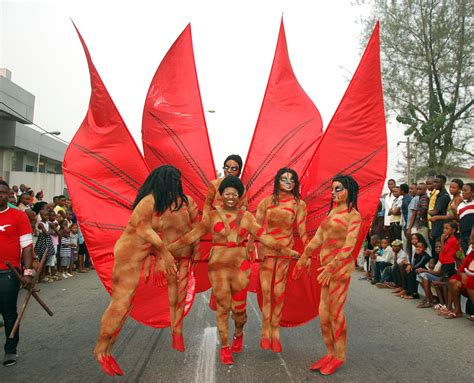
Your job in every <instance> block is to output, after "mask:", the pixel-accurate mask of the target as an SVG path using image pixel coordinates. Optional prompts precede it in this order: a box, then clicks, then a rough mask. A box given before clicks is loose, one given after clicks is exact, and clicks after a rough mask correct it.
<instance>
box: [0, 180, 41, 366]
mask: <svg viewBox="0 0 474 383" xmlns="http://www.w3.org/2000/svg"><path fill="white" fill-rule="evenodd" d="M9 193H10V188H9V186H8V184H7V183H6V182H5V181H3V180H0V249H1V252H0V313H1V314H2V316H3V321H4V322H5V324H4V325H5V335H6V338H7V340H6V342H5V357H4V359H3V365H4V366H13V365H14V364H16V357H17V356H16V347H17V345H18V341H19V331H17V332H16V334H15V337H14V339H9V335H10V332H11V330H12V329H13V325H14V324H15V321H16V318H17V316H18V313H17V306H16V303H17V299H18V292H19V290H20V281H18V279H17V278H16V277H15V274H14V273H13V272H11V271H10V269H9V268H8V267H7V265H6V263H5V262H6V261H8V262H10V264H11V265H12V266H13V267H17V268H19V267H20V266H21V265H20V259H21V258H22V259H23V265H24V269H23V277H22V284H23V285H26V286H29V285H30V284H31V280H32V277H33V270H32V268H31V261H32V257H33V246H32V242H33V237H32V233H31V226H30V222H29V220H28V217H27V215H26V214H25V213H24V212H22V211H21V210H15V209H12V208H10V207H8V204H7V203H8V196H9Z"/></svg>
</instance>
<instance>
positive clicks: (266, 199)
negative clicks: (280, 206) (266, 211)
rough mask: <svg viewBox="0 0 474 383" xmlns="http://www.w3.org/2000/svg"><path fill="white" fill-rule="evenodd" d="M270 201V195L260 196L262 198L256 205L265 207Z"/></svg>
mask: <svg viewBox="0 0 474 383" xmlns="http://www.w3.org/2000/svg"><path fill="white" fill-rule="evenodd" d="M271 202H272V196H271V195H268V196H266V197H265V198H262V200H261V201H260V202H259V203H258V207H257V208H259V207H266V206H268V205H269V204H270V203H271Z"/></svg>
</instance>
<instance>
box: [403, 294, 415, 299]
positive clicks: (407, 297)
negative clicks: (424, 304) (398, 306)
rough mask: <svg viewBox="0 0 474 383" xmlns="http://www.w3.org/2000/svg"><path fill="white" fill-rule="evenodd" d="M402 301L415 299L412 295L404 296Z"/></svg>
mask: <svg viewBox="0 0 474 383" xmlns="http://www.w3.org/2000/svg"><path fill="white" fill-rule="evenodd" d="M402 298H403V299H415V298H414V297H413V296H412V295H404V296H403V297H402Z"/></svg>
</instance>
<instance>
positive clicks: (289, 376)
mask: <svg viewBox="0 0 474 383" xmlns="http://www.w3.org/2000/svg"><path fill="white" fill-rule="evenodd" d="M247 302H248V303H250V306H251V307H252V310H253V312H254V313H255V316H256V317H257V319H258V321H259V322H260V323H262V317H261V316H260V312H259V311H258V310H257V308H256V307H255V305H254V304H253V302H252V301H251V300H250V299H249V300H248V301H247ZM277 355H278V358H280V362H281V365H282V366H283V368H284V369H285V372H286V375H288V379H289V380H290V382H291V383H294V380H293V376H292V375H291V373H290V370H288V366H287V365H286V362H285V359H283V357H282V356H281V354H280V353H279V352H278V353H277Z"/></svg>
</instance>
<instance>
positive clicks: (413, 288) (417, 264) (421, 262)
mask: <svg viewBox="0 0 474 383" xmlns="http://www.w3.org/2000/svg"><path fill="white" fill-rule="evenodd" d="M426 248H427V245H426V242H425V240H424V239H423V237H421V240H420V238H419V239H418V242H417V244H416V248H415V255H414V257H413V261H412V263H411V264H409V265H407V266H406V268H405V270H404V271H405V284H404V285H403V290H402V291H401V292H400V293H399V294H398V295H399V296H400V297H401V298H405V299H418V298H419V297H420V296H419V295H418V282H417V281H416V275H417V272H416V271H417V270H418V269H420V268H421V269H426V265H427V264H428V262H429V260H430V258H431V257H430V256H429V255H428V253H427V252H426Z"/></svg>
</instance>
